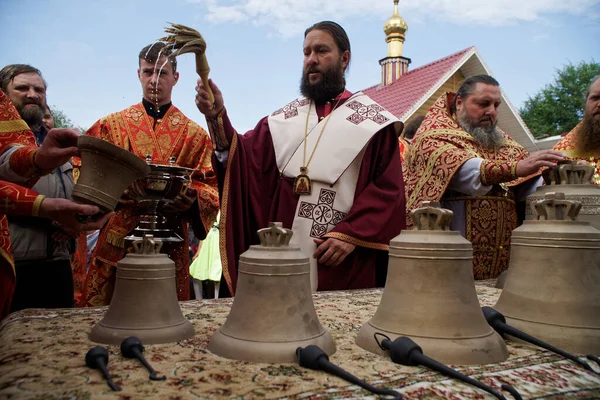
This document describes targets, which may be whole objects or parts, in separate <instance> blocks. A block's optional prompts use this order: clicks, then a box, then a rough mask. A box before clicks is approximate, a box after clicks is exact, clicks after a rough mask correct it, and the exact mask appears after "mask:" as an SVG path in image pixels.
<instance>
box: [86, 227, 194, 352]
mask: <svg viewBox="0 0 600 400" xmlns="http://www.w3.org/2000/svg"><path fill="white" fill-rule="evenodd" d="M161 246H162V242H161V241H159V240H154V239H153V237H152V235H146V236H145V237H144V239H143V240H138V241H135V242H133V247H134V249H135V253H130V254H127V256H125V258H123V259H122V260H121V261H119V262H118V263H117V274H116V275H117V278H116V282H115V291H114V293H113V297H112V300H111V302H110V306H109V307H108V311H106V314H105V315H104V318H102V320H101V321H100V322H98V323H97V324H96V326H94V328H93V329H92V332H91V333H90V340H92V341H94V342H98V343H106V344H120V343H121V342H122V341H123V339H125V338H126V337H129V336H137V337H138V338H140V339H141V341H142V342H144V343H147V344H157V343H171V342H178V341H180V340H184V339H188V338H190V337H192V336H194V328H193V327H192V324H191V323H190V321H188V320H187V319H186V318H185V317H184V316H183V314H182V313H181V308H180V307H179V302H178V301H177V290H176V287H175V263H174V262H173V261H171V259H169V257H168V256H167V255H166V254H160V253H159V251H160V248H161Z"/></svg>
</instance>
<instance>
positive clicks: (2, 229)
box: [0, 90, 44, 319]
mask: <svg viewBox="0 0 600 400" xmlns="http://www.w3.org/2000/svg"><path fill="white" fill-rule="evenodd" d="M14 145H20V146H24V147H22V148H20V149H19V150H17V151H15V152H14V153H13V154H12V155H11V157H10V160H9V164H10V167H11V169H12V170H13V171H14V172H15V173H17V174H18V175H20V176H23V177H24V178H29V179H27V181H26V183H25V185H26V186H29V187H31V186H33V185H35V183H36V182H37V179H38V178H39V175H38V174H37V173H38V172H39V171H37V169H36V168H35V165H34V164H33V155H34V153H35V151H36V150H37V146H36V142H35V137H34V136H33V133H32V132H31V131H30V130H29V127H28V126H27V124H26V123H25V121H23V120H22V119H21V117H20V115H19V113H18V112H17V110H16V109H15V107H14V105H13V104H12V102H11V101H10V99H9V98H8V96H7V95H6V94H5V93H4V92H2V91H1V90H0V154H1V153H3V152H4V151H5V150H6V149H8V148H9V147H11V146H14ZM43 199H44V196H41V195H39V194H38V193H37V192H35V191H33V190H30V189H27V188H25V187H23V186H19V185H16V184H13V183H9V182H5V181H0V319H2V318H4V317H5V316H6V315H7V314H8V311H9V310H10V301H11V299H12V295H13V292H14V290H15V284H16V280H15V278H16V275H15V263H14V259H13V256H12V247H11V244H10V234H9V231H8V219H7V218H6V215H7V214H9V215H27V216H37V214H38V211H39V207H40V204H41V203H42V200H43Z"/></svg>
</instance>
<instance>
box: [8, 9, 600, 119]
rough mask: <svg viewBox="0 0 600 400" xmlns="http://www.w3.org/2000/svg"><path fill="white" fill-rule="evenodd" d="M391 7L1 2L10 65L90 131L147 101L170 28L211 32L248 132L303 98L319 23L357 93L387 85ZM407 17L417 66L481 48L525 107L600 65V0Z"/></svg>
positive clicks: (188, 92)
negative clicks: (145, 57) (305, 45)
mask: <svg viewBox="0 0 600 400" xmlns="http://www.w3.org/2000/svg"><path fill="white" fill-rule="evenodd" d="M392 12H393V0H327V1H323V0H303V1H297V0H167V1H165V0H162V1H158V0H145V1H134V0H96V1H93V0H0V35H1V37H3V38H4V44H3V46H2V51H1V52H0V68H1V67H2V66H4V65H6V64H12V63H27V64H31V65H33V66H35V67H37V68H39V69H40V70H41V71H42V73H43V74H44V77H45V78H46V80H47V81H48V83H49V88H48V102H49V104H50V105H54V106H55V107H57V108H59V109H61V110H62V111H64V112H65V113H66V115H67V116H68V117H69V118H71V119H72V120H73V121H74V122H75V124H77V125H79V126H82V127H84V128H87V127H89V126H90V125H91V124H92V123H93V122H94V121H96V120H97V119H98V118H100V117H102V116H104V115H106V114H108V113H111V112H115V111H118V110H121V109H123V108H125V107H127V106H129V105H131V104H134V103H137V102H139V101H140V100H141V87H140V84H139V81H138V79H137V76H136V70H137V67H138V61H137V55H138V53H139V51H140V49H141V48H142V47H144V46H145V45H146V44H149V43H151V42H153V41H154V40H155V39H157V38H159V37H161V36H163V28H164V27H166V26H167V22H175V23H180V24H184V25H188V26H191V27H193V28H195V29H197V30H199V31H200V32H201V33H202V35H203V36H204V38H205V40H206V42H207V52H206V54H207V58H208V61H209V64H210V66H211V75H210V76H211V77H212V78H213V80H214V81H215V82H216V83H217V85H219V87H220V88H221V90H222V91H223V93H224V98H225V104H226V106H227V109H228V111H229V114H230V116H231V118H232V121H233V124H234V126H235V127H236V128H237V129H238V131H245V130H247V129H251V128H253V127H254V125H255V124H256V122H257V121H258V120H259V119H260V118H262V117H263V116H264V115H266V114H268V113H270V112H271V111H273V110H275V109H277V108H280V107H281V106H283V105H284V104H285V103H287V102H288V101H290V100H292V99H293V98H295V97H296V96H297V95H298V93H299V91H298V85H299V79H300V74H301V69H302V41H303V31H304V29H305V28H306V27H308V26H310V25H311V24H313V23H314V22H317V21H320V20H324V19H331V20H335V21H336V22H339V23H340V24H342V26H344V28H345V29H346V31H347V32H348V35H349V37H350V41H351V45H352V62H351V67H350V71H349V74H348V75H347V82H348V89H349V90H351V91H357V90H360V89H364V88H367V87H369V86H372V85H374V84H377V83H378V82H379V80H380V73H381V67H380V66H379V63H378V60H379V59H381V58H383V57H385V56H386V52H387V47H386V43H385V35H384V33H383V24H384V23H385V21H386V20H387V19H388V18H389V17H390V16H391V15H392ZM400 14H401V15H402V16H403V17H404V19H405V20H406V21H407V24H408V32H407V36H406V42H405V45H404V56H406V57H409V58H411V59H412V64H411V68H416V67H419V66H421V65H423V64H425V63H428V62H431V61H434V60H436V59H438V58H441V57H444V56H446V55H449V54H451V53H454V52H456V51H459V50H462V49H464V48H466V47H469V46H471V45H475V46H476V47H477V48H478V50H479V52H480V54H481V56H482V57H483V59H484V61H485V62H486V64H487V65H488V66H489V68H490V69H491V70H492V72H493V74H494V76H495V77H496V78H497V79H498V80H499V81H500V83H501V85H502V87H503V88H504V90H505V92H506V93H507V95H508V97H509V99H510V100H511V102H512V103H513V104H515V105H516V106H517V107H520V106H521V105H522V104H523V102H524V101H525V100H526V99H527V97H528V95H532V94H534V93H535V92H536V91H538V90H539V89H540V88H542V87H543V86H544V85H545V84H547V83H550V82H552V80H553V75H554V73H555V71H556V69H559V68H561V67H562V66H564V65H565V64H567V63H569V62H572V63H573V64H577V63H579V62H580V61H587V62H589V61H591V60H595V61H596V62H598V61H600V40H599V39H598V38H600V0H489V1H482V0H400ZM178 62H179V71H180V75H181V77H180V80H179V82H178V84H177V86H176V87H175V89H174V91H173V102H174V104H175V105H177V106H178V107H179V108H181V109H182V110H183V111H184V113H186V114H187V115H188V116H189V117H190V118H192V119H193V120H195V121H196V122H198V123H199V124H200V125H201V126H204V127H206V123H205V121H204V118H203V116H202V115H201V114H200V113H199V112H198V111H197V109H196V107H195V104H194V95H195V92H194V86H195V81H196V74H195V64H194V57H193V56H192V55H183V56H180V57H179V58H178Z"/></svg>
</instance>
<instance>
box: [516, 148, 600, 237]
mask: <svg viewBox="0 0 600 400" xmlns="http://www.w3.org/2000/svg"><path fill="white" fill-rule="evenodd" d="M595 170H596V169H595V167H594V166H592V165H587V164H581V161H573V160H563V161H559V162H558V164H557V166H556V167H555V168H551V169H547V170H545V171H544V172H543V176H544V181H545V183H546V184H545V185H544V186H540V187H538V188H537V190H536V191H535V193H533V194H531V195H529V196H528V197H527V209H526V211H525V219H528V220H529V219H535V218H536V216H535V214H534V212H533V208H532V204H533V203H535V202H537V201H539V200H544V198H545V196H546V193H551V192H561V193H564V194H565V198H566V200H574V201H578V202H580V203H581V205H582V207H581V210H580V211H579V217H578V219H579V220H580V221H587V222H589V223H590V224H592V226H593V227H594V228H596V229H598V230H600V186H598V185H594V184H593V178H594V173H595Z"/></svg>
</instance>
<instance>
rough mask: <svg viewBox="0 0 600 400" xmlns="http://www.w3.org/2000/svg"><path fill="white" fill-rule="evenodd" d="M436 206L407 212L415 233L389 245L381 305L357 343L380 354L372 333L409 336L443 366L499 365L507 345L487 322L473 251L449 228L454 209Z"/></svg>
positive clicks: (408, 232) (430, 204) (403, 234)
mask: <svg viewBox="0 0 600 400" xmlns="http://www.w3.org/2000/svg"><path fill="white" fill-rule="evenodd" d="M439 207H440V204H439V203H438V202H428V201H426V202H423V203H422V204H421V207H420V208H418V209H416V210H413V211H412V213H411V215H412V220H413V221H414V222H415V225H414V228H413V230H405V231H402V232H401V233H400V235H399V236H397V237H396V238H394V239H393V240H392V241H391V243H390V251H389V265H388V275H387V281H386V284H385V289H384V291H383V296H382V298H381V302H380V303H379V307H378V308H377V311H376V312H375V316H374V317H373V318H371V320H369V321H368V322H367V323H366V324H364V325H363V326H362V328H361V329H360V332H359V333H358V336H357V338H356V344H357V345H358V346H360V347H362V348H363V349H365V350H368V351H370V352H372V353H376V354H380V355H384V354H385V353H384V351H383V350H382V349H381V348H380V347H379V345H378V343H377V340H376V339H375V337H374V335H375V334H376V333H381V334H384V335H386V336H387V337H389V338H390V339H391V340H394V339H396V338H398V337H399V336H408V337H410V338H411V339H413V340H414V341H415V342H416V343H417V344H418V345H419V346H421V348H422V349H423V352H424V353H425V354H426V355H427V356H429V357H432V358H435V359H437V360H439V361H441V362H443V363H447V364H488V363H495V362H500V361H503V360H505V359H506V358H507V357H508V352H507V350H506V345H505V343H504V341H503V340H502V338H501V337H500V336H499V335H498V334H497V333H496V332H495V331H494V330H493V329H492V328H491V327H490V326H489V325H488V323H487V322H486V320H485V318H484V316H483V313H482V312H481V308H480V306H479V301H478V299H477V293H476V291H475V281H474V279H473V247H472V246H471V243H470V242H469V241H468V240H466V239H465V238H463V237H462V236H461V235H460V233H459V232H456V231H450V230H449V226H450V222H451V220H452V211H450V210H446V209H442V208H439ZM377 336H378V337H379V339H381V337H380V336H379V335H377Z"/></svg>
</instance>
